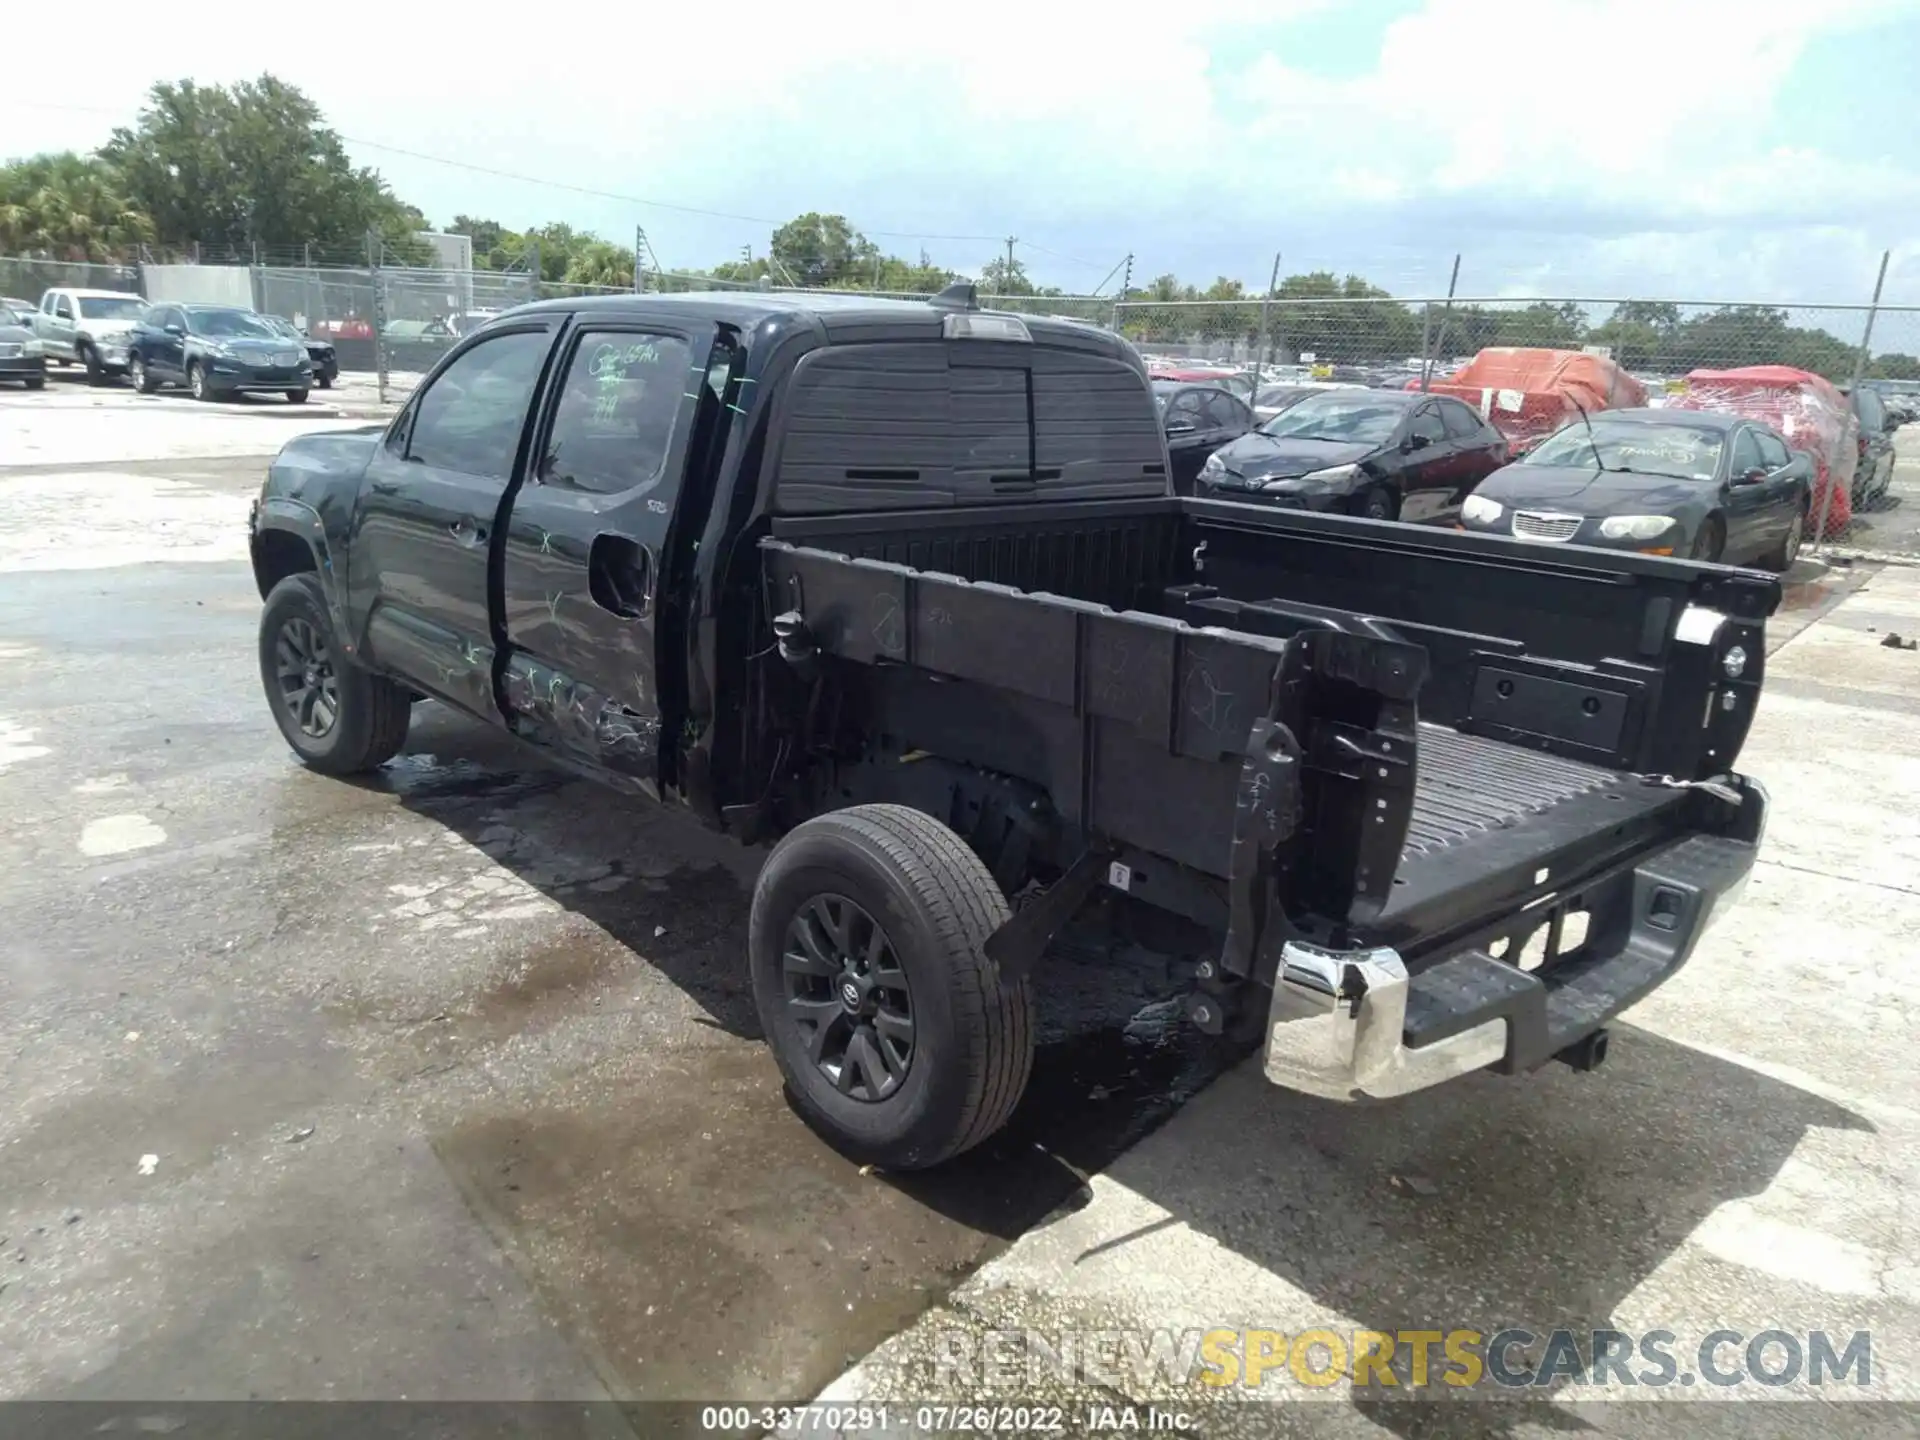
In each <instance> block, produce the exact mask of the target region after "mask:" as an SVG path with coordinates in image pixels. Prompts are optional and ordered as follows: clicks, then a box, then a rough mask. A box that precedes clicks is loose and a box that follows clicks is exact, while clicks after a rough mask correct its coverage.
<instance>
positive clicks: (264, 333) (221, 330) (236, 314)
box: [188, 310, 276, 340]
mask: <svg viewBox="0 0 1920 1440" xmlns="http://www.w3.org/2000/svg"><path fill="white" fill-rule="evenodd" d="M188 320H189V323H190V324H191V326H192V329H193V333H194V334H196V335H210V336H213V337H214V338H216V339H230V338H240V339H247V340H261V339H267V340H271V339H273V338H275V335H276V332H275V330H274V328H273V327H272V326H271V325H269V324H267V322H266V321H265V320H264V319H262V318H261V317H260V316H258V315H255V314H254V313H253V312H252V311H250V310H194V311H192V312H190V313H189V316H188Z"/></svg>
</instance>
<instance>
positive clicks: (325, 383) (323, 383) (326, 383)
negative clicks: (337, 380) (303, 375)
mask: <svg viewBox="0 0 1920 1440" xmlns="http://www.w3.org/2000/svg"><path fill="white" fill-rule="evenodd" d="M314 378H315V379H317V380H318V381H319V382H320V388H321V389H322V390H331V389H332V388H333V376H331V375H329V374H326V373H325V372H322V373H321V374H319V375H317V376H315V377H314Z"/></svg>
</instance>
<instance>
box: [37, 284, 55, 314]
mask: <svg viewBox="0 0 1920 1440" xmlns="http://www.w3.org/2000/svg"><path fill="white" fill-rule="evenodd" d="M53 302H54V294H53V292H52V291H51V290H49V291H48V292H47V293H46V294H44V295H42V296H41V297H40V313H41V314H42V315H51V314H52V313H53Z"/></svg>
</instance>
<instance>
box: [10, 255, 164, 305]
mask: <svg viewBox="0 0 1920 1440" xmlns="http://www.w3.org/2000/svg"><path fill="white" fill-rule="evenodd" d="M49 290H124V291H126V292H128V293H129V294H134V295H138V294H140V293H141V292H140V268H139V267H138V266H137V265H86V264H79V263H74V262H70V261H66V260H19V259H10V258H8V257H6V256H0V298H4V299H6V300H9V301H14V302H19V303H24V304H25V306H26V307H27V308H28V309H33V308H34V307H35V306H37V305H39V303H40V297H41V296H42V295H43V294H45V293H46V292H47V291H49Z"/></svg>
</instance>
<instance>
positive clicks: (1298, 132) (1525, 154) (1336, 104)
mask: <svg viewBox="0 0 1920 1440" xmlns="http://www.w3.org/2000/svg"><path fill="white" fill-rule="evenodd" d="M15 8H16V9H17V10H18V11H19V13H17V14H14V15H12V16H10V18H9V23H8V26H7V42H6V52H7V53H8V54H9V55H10V56H11V57H12V58H13V60H14V61H15V63H14V64H12V65H11V66H9V73H8V76H7V79H6V81H5V83H4V86H0V155H18V154H24V153H30V152H32V151H35V150H41V149H51V148H61V147H67V146H76V147H89V146H92V145H95V144H97V143H99V142H100V141H101V140H102V139H104V138H105V135H106V133H107V131H108V130H109V129H110V128H111V127H112V126H113V125H114V124H116V123H121V122H124V121H126V120H128V119H130V118H131V117H132V115H133V113H134V112H135V111H136V110H137V108H138V105H139V99H140V96H141V93H142V91H143V90H144V88H145V87H146V86H147V85H148V84H150V83H151V82H153V81H155V80H159V79H169V78H178V77H184V76H191V77H192V78H194V79H196V80H201V81H229V80H234V79H239V78H242V77H246V76H250V75H255V74H258V73H259V72H261V71H263V70H271V71H272V72H274V73H275V74H278V75H280V76H281V77H282V78H284V79H287V80H289V81H292V82H293V83H295V84H297V85H299V86H301V87H302V88H304V89H305V90H306V91H308V93H310V94H311V95H312V96H313V97H314V98H315V99H316V100H317V101H318V102H319V104H320V105H321V106H322V108H323V109H324V110H325V111H326V113H327V115H328V116H329V118H330V120H331V121H332V123H333V124H334V126H335V127H336V128H337V129H338V130H340V131H341V133H342V134H343V135H345V136H347V137H349V149H350V150H351V151H352V152H353V153H354V155H355V157H356V159H358V160H359V161H361V162H363V163H366V164H370V165H374V166H377V167H378V168H379V169H380V170H381V171H382V172H383V173H384V174H385V175H386V176H387V177H388V179H389V180H390V181H391V182H392V184H393V186H394V188H395V189H396V190H397V191H398V192H399V193H400V194H401V195H402V196H403V197H405V198H406V199H408V200H410V201H412V202H413V203H415V204H417V205H419V206H420V207H421V208H422V209H423V210H425V211H426V212H427V214H428V215H429V216H430V217H431V218H432V219H433V220H434V221H435V222H437V223H445V222H446V221H448V220H450V219H451V218H452V216H453V215H454V214H455V213H457V212H458V213H467V214H475V215H485V216H491V217H493V218H496V219H499V220H501V221H503V222H505V223H507V224H509V225H515V226H523V225H529V224H535V223H539V222H541V221H544V220H548V219H560V220H565V221H568V222H570V223H572V224H574V225H576V226H581V227H585V228H588V229H593V230H597V231H599V232H601V233H603V234H605V235H607V236H609V237H620V238H622V239H627V238H630V237H631V235H632V232H633V227H634V225H635V223H636V222H637V223H639V224H643V225H644V226H645V227H646V229H647V233H648V236H649V237H650V239H651V241H652V244H653V246H654V249H655V250H656V252H657V253H658V255H659V256H660V257H661V259H662V260H663V262H664V263H665V264H666V265H667V266H668V267H669V268H673V267H677V266H697V265H707V264H712V263H714V262H717V261H719V260H723V259H727V258H730V257H733V256H737V255H738V254H739V253H740V250H741V247H742V246H752V247H753V248H754V249H755V250H756V251H757V252H759V251H764V249H765V246H766V242H767V235H768V233H769V231H770V229H771V228H772V226H773V224H776V223H778V222H779V221H782V220H784V219H787V218H789V217H791V216H792V215H794V214H796V213H799V212H801V211H804V210H812V209H818V210H827V211H840V212H842V213H844V214H846V215H848V216H850V217H852V218H853V219H854V221H855V222H856V223H857V224H858V225H860V226H861V227H862V228H863V229H865V230H866V231H867V232H868V234H870V235H872V236H873V237H874V238H875V239H877V240H878V241H879V242H880V243H881V244H882V245H883V246H884V247H885V248H887V249H889V250H892V251H895V252H898V253H903V254H912V253H914V252H915V251H917V250H921V249H924V250H926V251H927V252H928V253H929V254H930V255H931V256H932V257H933V258H934V259H935V260H936V261H937V262H938V263H941V264H944V265H948V266H951V267H952V268H954V269H957V270H962V271H968V272H971V271H975V270H977V268H978V267H979V265H980V264H981V263H983V262H984V261H986V260H987V259H989V258H991V257H992V256H993V255H994V254H996V253H1004V239H1003V237H1005V236H1008V235H1013V236H1017V237H1018V242H1017V246H1016V252H1017V253H1018V254H1019V255H1020V256H1021V258H1022V259H1023V260H1024V262H1025V263H1026V264H1027V266H1028V268H1029V271H1030V273H1032V274H1033V275H1034V276H1035V278H1036V279H1038V280H1040V281H1042V282H1045V283H1052V284H1057V285H1060V286H1063V287H1064V288H1066V289H1068V290H1072V291H1086V290H1090V289H1092V288H1093V287H1094V286H1096V285H1098V284H1100V283H1101V281H1102V279H1103V277H1105V276H1107V275H1108V273H1109V272H1110V271H1111V269H1112V268H1113V266H1114V265H1115V264H1116V263H1117V262H1118V261H1119V260H1120V259H1121V258H1122V257H1123V256H1124V255H1126V254H1127V253H1129V252H1131V253H1132V254H1133V255H1134V257H1135V262H1134V274H1135V276H1136V279H1138V278H1139V277H1142V276H1148V277H1150V276H1152V275H1154V274H1158V273H1161V272H1165V271H1173V272H1176V273H1177V274H1179V275H1180V276H1181V278H1182V279H1189V280H1194V281H1197V282H1200V283H1205V282H1207V281H1209V280H1211V279H1212V278H1213V277H1214V276H1216V275H1221V274H1225V275H1232V276H1236V277H1239V278H1241V279H1243V280H1245V281H1247V282H1248V283H1249V285H1250V286H1251V287H1254V288H1259V287H1262V286H1264V284H1265V281H1266V277H1267V272H1268V269H1269V267H1270V266H1271V264H1272V263H1273V256H1274V253H1275V251H1280V252H1282V253H1283V254H1284V256H1285V262H1284V263H1285V268H1286V269H1287V270H1288V271H1295V270H1302V269H1310V268H1330V269H1334V270H1337V271H1357V272H1359V273H1361V274H1364V275H1366V276H1368V277H1369V278H1370V279H1373V280H1375V281H1376V282H1377V283H1381V284H1385V285H1387V286H1389V287H1390V288H1392V289H1394V290H1395V291H1396V292H1398V293H1402V294H1409V295H1420V294H1428V293H1439V292H1442V291H1444V289H1445V286H1446V280H1447V271H1448V268H1449V265H1450V263H1451V260H1452V256H1453V254H1454V253H1455V252H1456V251H1458V252H1460V253H1461V254H1462V255H1463V257H1464V258H1463V260H1462V265H1461V278H1460V289H1461V292H1462V293H1463V294H1472V295H1507V294H1523V293H1539V294H1549V295H1579V296H1613V295H1634V296H1660V297H1667V298H1677V299H1745V298H1753V299H1773V300H1787V299H1797V300H1805V301H1847V300H1864V299H1865V298H1866V297H1867V295H1868V293H1869V292H1870V291H1871V288H1872V284H1873V275H1874V270H1875V267H1876V265H1877V263H1878V259H1879V254H1880V252H1881V251H1882V250H1883V249H1886V248H1889V247H1891V248H1892V249H1893V250H1894V267H1893V270H1892V271H1891V272H1890V274H1889V278H1888V286H1887V296H1888V299H1889V300H1892V301H1901V302H1906V303H1915V304H1920V124H1917V123H1916V120H1920V101H1916V100H1915V99H1914V98H1913V97H1914V95H1915V93H1916V87H1915V81H1914V77H1915V76H1916V75H1920V0H1237V3H1233V4H1219V3H1214V0H1179V3H1176V4H1172V5H1153V6H1147V5H1142V6H1140V7H1138V8H1137V9H1134V10H1131V11H1130V10H1129V9H1128V8H1127V7H1124V6H1111V5H1095V4H1091V3H1080V4H1056V3H1053V0H1017V3H1014V0H968V3H967V4H965V5H959V6H955V5H938V6H931V5H929V6H914V5H910V4H903V3H900V0H891V3H884V4H881V3H869V0H839V3H836V4H833V5H830V6H825V7H818V6H807V5H795V4H792V3H782V4H779V5H767V4H763V3H757V0H722V3H715V4H706V5H684V6H683V5H672V4H661V3H651V4H648V3H642V4H639V5H628V6H620V5H598V6H593V7H587V8H582V7H573V6H541V5H532V6H529V5H523V4H510V3H498V4H493V5H485V4H468V5H464V6H460V7H457V8H456V9H453V10H449V9H448V8H446V7H435V9H436V10H437V11H438V14H437V15H434V16H431V17H429V16H427V15H419V16H412V15H408V16H404V17H403V15H402V13H401V12H402V9H403V7H401V6H397V5H396V6H392V7H387V8H384V9H382V8H375V9H366V8H362V7H357V6H354V7H349V6H330V5H321V6H318V7H314V6H307V7H296V8H295V9H294V10H290V11H286V12H284V13H282V14H281V15H280V16H279V18H278V19H277V20H274V19H269V18H268V17H267V16H266V15H265V14H264V13H261V12H257V11H256V12H254V13H252V14H251V16H249V15H248V14H247V13H246V12H236V13H235V14H234V15H233V16H231V17H229V18H228V19H225V20H221V21H218V22H212V21H210V22H208V23H205V24H193V25H176V24H166V25H158V24H153V23H151V21H152V14H153V12H152V9H151V6H150V5H148V4H144V3H141V4H131V3H129V4H122V3H121V0H105V3H101V0H96V3H95V4H93V5H92V6H90V7H89V10H88V20H87V22H86V24H85V25H84V26H80V27H77V28H76V27H75V26H73V25H71V24H70V23H69V22H68V20H67V18H66V16H65V14H64V12H62V10H61V9H60V7H57V6H52V5H46V4H34V5H28V6H19V7H15ZM120 10H124V11H125V15H124V18H122V17H119V16H117V15H115V14H114V13H113V12H115V11H120ZM135 36H138V37H139V38H138V40H135V39H133V38H131V37H135ZM62 56H70V57H71V60H70V62H69V61H67V60H63V59H62V58H61V57H62ZM56 107H66V108H56ZM402 152H414V153H412V154H407V153H402ZM423 157H431V158H423ZM453 162H458V163H453ZM487 172H498V173H487ZM514 177H537V178H514ZM568 187H574V188H568ZM590 191H598V192H605V193H604V194H598V195H596V194H591V193H584V192H590ZM1110 288H1111V285H1109V289H1110Z"/></svg>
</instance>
